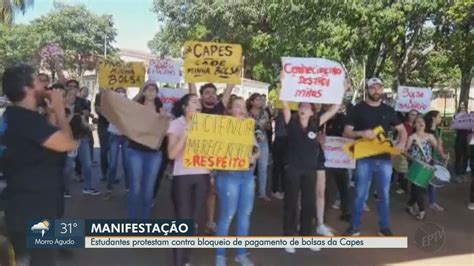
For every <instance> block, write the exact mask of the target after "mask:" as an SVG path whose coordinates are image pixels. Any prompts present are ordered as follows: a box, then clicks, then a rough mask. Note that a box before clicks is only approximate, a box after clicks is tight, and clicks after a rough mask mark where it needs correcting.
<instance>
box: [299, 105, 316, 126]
mask: <svg viewBox="0 0 474 266" xmlns="http://www.w3.org/2000/svg"><path fill="white" fill-rule="evenodd" d="M302 104H303V103H301V102H300V103H298V108H299V107H300V106H301V105H302ZM310 105H311V111H313V115H312V116H311V117H310V118H309V121H308V128H316V129H319V113H318V112H317V111H318V107H317V106H316V104H315V103H310ZM294 115H295V117H296V118H297V119H298V121H299V115H298V112H295V114H294Z"/></svg>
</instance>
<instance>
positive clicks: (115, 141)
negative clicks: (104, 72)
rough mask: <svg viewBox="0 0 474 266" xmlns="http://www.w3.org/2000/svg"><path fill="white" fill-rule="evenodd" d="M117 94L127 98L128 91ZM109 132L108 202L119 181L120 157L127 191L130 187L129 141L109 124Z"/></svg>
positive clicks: (118, 91) (119, 90)
mask: <svg viewBox="0 0 474 266" xmlns="http://www.w3.org/2000/svg"><path fill="white" fill-rule="evenodd" d="M115 92H117V93H118V94H120V95H121V96H123V97H125V98H126V97H127V90H126V89H125V88H121V87H120V88H116V89H115ZM108 132H109V133H108V138H109V145H108V147H109V158H110V164H109V167H108V171H107V191H106V193H105V197H104V199H105V200H108V199H110V198H111V197H112V189H113V185H114V184H115V183H116V181H118V179H117V170H118V166H119V158H120V155H121V156H122V169H123V173H124V180H125V189H126V190H127V191H128V190H129V187H130V183H129V182H130V176H129V173H128V167H129V166H128V164H127V162H128V161H127V147H128V139H127V137H126V136H124V135H123V134H122V133H121V132H120V130H119V129H118V128H117V127H116V126H115V125H113V124H109V128H108Z"/></svg>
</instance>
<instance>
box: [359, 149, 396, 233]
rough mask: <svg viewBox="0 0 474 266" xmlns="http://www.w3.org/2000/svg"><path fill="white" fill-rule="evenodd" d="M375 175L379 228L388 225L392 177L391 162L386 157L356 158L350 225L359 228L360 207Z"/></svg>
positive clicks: (384, 227)
mask: <svg viewBox="0 0 474 266" xmlns="http://www.w3.org/2000/svg"><path fill="white" fill-rule="evenodd" d="M374 177H375V187H376V191H377V195H378V199H379V200H378V201H377V214H378V217H379V226H380V228H381V229H386V228H389V227H390V224H389V219H390V206H389V205H390V195H389V190H390V180H391V178H392V162H391V160H386V159H377V158H364V159H360V160H357V165H356V169H355V199H354V203H353V209H352V221H351V227H352V229H354V230H359V228H360V220H361V216H362V209H363V207H364V203H365V201H366V199H367V194H368V191H369V184H370V182H371V181H372V178H374Z"/></svg>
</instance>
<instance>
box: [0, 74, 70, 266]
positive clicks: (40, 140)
mask: <svg viewBox="0 0 474 266" xmlns="http://www.w3.org/2000/svg"><path fill="white" fill-rule="evenodd" d="M2 88H3V92H4V93H5V94H6V96H7V97H8V99H9V100H10V101H11V102H12V103H13V106H10V107H7V110H6V111H5V113H4V117H5V118H6V120H7V129H6V131H5V135H4V138H3V142H4V144H5V146H6V153H5V169H4V175H5V176H6V178H7V188H6V191H5V193H6V194H5V197H6V199H7V206H6V210H5V218H6V225H7V230H8V235H9V238H10V241H11V242H12V245H13V248H14V250H15V255H16V259H17V265H24V264H26V265H28V264H29V265H32V266H35V265H47V266H51V265H56V259H55V250H54V249H27V248H26V240H27V237H26V236H27V232H25V229H26V222H27V221H28V220H36V221H41V220H42V219H44V218H48V219H58V218H60V217H61V216H62V213H63V209H64V199H63V192H64V188H63V173H62V172H63V167H64V159H65V152H68V151H72V150H74V149H76V148H77V143H76V142H75V141H74V140H73V139H72V135H71V129H70V127H69V123H68V121H67V119H66V115H65V107H64V101H63V91H61V90H53V91H50V92H48V93H46V92H45V88H44V86H43V85H42V84H41V82H40V81H39V79H38V77H37V76H36V75H35V71H34V69H33V68H32V67H30V66H26V65H22V66H18V67H13V68H9V69H6V70H5V72H4V73H3V77H2ZM46 97H47V98H48V100H46V102H47V103H48V115H49V116H54V118H51V119H50V121H54V124H50V122H48V119H47V118H45V117H43V116H41V115H40V114H39V113H38V112H37V107H38V104H39V103H40V102H41V101H43V99H45V98H46ZM40 219H41V220H40ZM28 261H29V262H28Z"/></svg>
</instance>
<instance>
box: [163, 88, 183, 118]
mask: <svg viewBox="0 0 474 266" xmlns="http://www.w3.org/2000/svg"><path fill="white" fill-rule="evenodd" d="M186 93H188V92H187V90H184V89H172V88H162V89H160V92H159V93H158V97H159V98H160V100H161V102H162V103H163V109H165V111H166V113H167V114H168V115H170V114H171V109H172V108H173V104H174V103H175V102H176V101H179V99H181V97H183V96H184V95H185V94H186Z"/></svg>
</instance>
